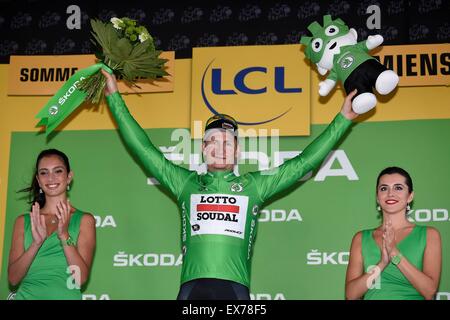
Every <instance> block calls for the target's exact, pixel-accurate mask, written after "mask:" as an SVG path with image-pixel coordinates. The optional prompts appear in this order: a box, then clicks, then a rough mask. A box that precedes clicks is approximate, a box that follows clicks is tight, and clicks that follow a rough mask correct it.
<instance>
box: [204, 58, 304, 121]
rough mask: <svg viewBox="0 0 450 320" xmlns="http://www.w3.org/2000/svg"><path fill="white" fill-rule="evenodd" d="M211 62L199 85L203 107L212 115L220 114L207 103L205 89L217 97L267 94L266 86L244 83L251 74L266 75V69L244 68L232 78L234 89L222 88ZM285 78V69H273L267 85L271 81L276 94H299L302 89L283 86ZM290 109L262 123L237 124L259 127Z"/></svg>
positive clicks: (220, 80) (220, 78) (217, 70)
mask: <svg viewBox="0 0 450 320" xmlns="http://www.w3.org/2000/svg"><path fill="white" fill-rule="evenodd" d="M213 62H214V60H212V61H211V62H210V63H209V64H208V66H207V67H206V69H205V71H204V72H203V76H202V83H201V90H202V98H203V102H204V103H205V105H206V106H207V107H208V109H209V110H210V111H211V112H212V113H213V114H218V113H220V112H219V111H217V109H216V108H215V107H214V106H213V105H212V103H211V102H210V101H209V99H208V97H207V95H206V89H205V87H206V88H211V89H210V91H211V92H212V93H213V94H215V95H217V96H220V95H222V96H226V95H228V96H229V95H237V94H239V93H242V94H248V95H259V94H264V93H267V86H262V87H259V88H255V87H252V86H249V85H248V84H247V83H246V78H247V77H248V76H249V75H251V74H253V73H259V74H265V75H268V68H267V67H262V66H252V67H248V68H244V69H242V70H240V71H238V72H237V73H236V74H235V75H234V77H233V84H234V88H224V86H223V84H222V83H223V82H222V69H221V68H211V64H212V63H213ZM209 71H211V72H210V75H211V76H210V79H211V82H210V83H209V85H208V84H206V83H205V82H206V80H205V79H206V76H207V75H208V74H209V73H208V72H209ZM268 78H269V77H268ZM285 78H286V75H285V67H274V73H273V79H268V80H269V81H268V83H270V82H272V81H273V89H274V90H275V91H276V92H278V93H282V94H290V93H301V92H302V88H287V87H286V84H285ZM270 80H271V81H270ZM291 109H292V107H291V108H288V109H287V110H286V111H284V112H282V113H281V114H279V115H278V116H276V117H274V118H271V119H268V120H263V121H258V122H239V121H238V123H239V124H241V125H259V124H264V123H268V122H271V121H274V120H276V119H278V118H281V117H282V116H284V115H285V114H286V113H288V112H289V111H290V110H291Z"/></svg>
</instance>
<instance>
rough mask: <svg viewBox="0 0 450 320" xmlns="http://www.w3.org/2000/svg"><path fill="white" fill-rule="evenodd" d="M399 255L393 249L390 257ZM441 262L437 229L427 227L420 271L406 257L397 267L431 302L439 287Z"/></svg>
mask: <svg viewBox="0 0 450 320" xmlns="http://www.w3.org/2000/svg"><path fill="white" fill-rule="evenodd" d="M399 253H400V251H399V250H398V249H397V248H396V247H394V248H393V249H392V250H391V252H390V256H391V257H393V256H395V255H397V254H399ZM441 261H442V252H441V236H440V234H439V231H438V230H437V229H435V228H431V227H428V228H427V245H426V247H425V252H424V255H423V268H422V271H420V270H419V269H417V268H416V266H414V265H413V264H412V263H410V262H409V261H408V259H406V257H403V258H402V259H401V260H400V263H399V264H398V265H397V267H398V269H399V270H400V271H401V272H402V273H403V274H404V275H405V277H406V278H407V279H408V280H409V282H411V284H412V285H413V287H414V288H416V290H417V291H418V292H419V293H420V294H421V295H422V296H423V297H424V298H425V299H427V300H432V299H433V298H434V295H435V294H436V291H437V289H438V287H439V279H440V275H441Z"/></svg>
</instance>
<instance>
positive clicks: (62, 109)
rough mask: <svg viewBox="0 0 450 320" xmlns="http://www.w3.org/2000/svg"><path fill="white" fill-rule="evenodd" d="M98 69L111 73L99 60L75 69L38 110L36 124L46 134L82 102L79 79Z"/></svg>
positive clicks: (82, 93)
mask: <svg viewBox="0 0 450 320" xmlns="http://www.w3.org/2000/svg"><path fill="white" fill-rule="evenodd" d="M100 69H104V70H105V71H106V72H108V73H109V74H112V73H113V70H112V69H111V68H110V67H108V66H107V65H106V64H104V63H101V62H100V63H97V64H94V65H92V66H89V67H87V68H85V69H82V70H79V71H77V72H76V73H75V74H74V75H73V76H71V77H70V78H69V80H67V82H66V83H65V84H64V85H63V86H62V87H61V88H60V89H59V90H58V92H56V94H55V95H54V96H53V97H52V98H51V99H50V100H49V101H48V102H47V104H46V105H45V106H44V107H43V108H42V109H41V110H40V111H39V113H38V114H37V115H36V118H38V119H39V118H40V119H41V120H40V121H39V123H38V124H37V126H45V127H46V136H48V135H49V134H50V133H51V132H52V131H53V130H54V129H56V128H57V127H58V126H59V125H60V123H61V122H63V121H64V119H66V118H67V117H68V116H69V115H70V114H71V113H72V112H73V111H74V110H75V109H76V108H77V107H78V106H79V105H80V104H82V103H83V102H84V100H85V98H86V96H87V94H86V93H85V92H84V91H81V90H80V89H78V87H79V85H80V83H81V81H83V80H84V79H86V78H88V77H89V76H91V75H94V74H95V73H97V72H99V71H100Z"/></svg>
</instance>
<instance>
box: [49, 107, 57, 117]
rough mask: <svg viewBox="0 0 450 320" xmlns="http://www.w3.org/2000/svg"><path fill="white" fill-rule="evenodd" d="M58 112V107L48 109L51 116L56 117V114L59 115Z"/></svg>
mask: <svg viewBox="0 0 450 320" xmlns="http://www.w3.org/2000/svg"><path fill="white" fill-rule="evenodd" d="M58 111H59V108H58V106H51V107H50V108H49V109H48V113H49V114H50V115H51V116H54V115H55V114H57V113H58Z"/></svg>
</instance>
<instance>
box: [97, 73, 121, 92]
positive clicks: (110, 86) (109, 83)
mask: <svg viewBox="0 0 450 320" xmlns="http://www.w3.org/2000/svg"><path fill="white" fill-rule="evenodd" d="M101 71H102V74H103V75H104V76H105V78H106V87H105V96H109V95H110V94H113V93H114V92H116V91H117V90H118V89H117V80H116V76H115V75H114V74H109V73H108V72H106V71H105V70H103V69H101Z"/></svg>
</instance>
